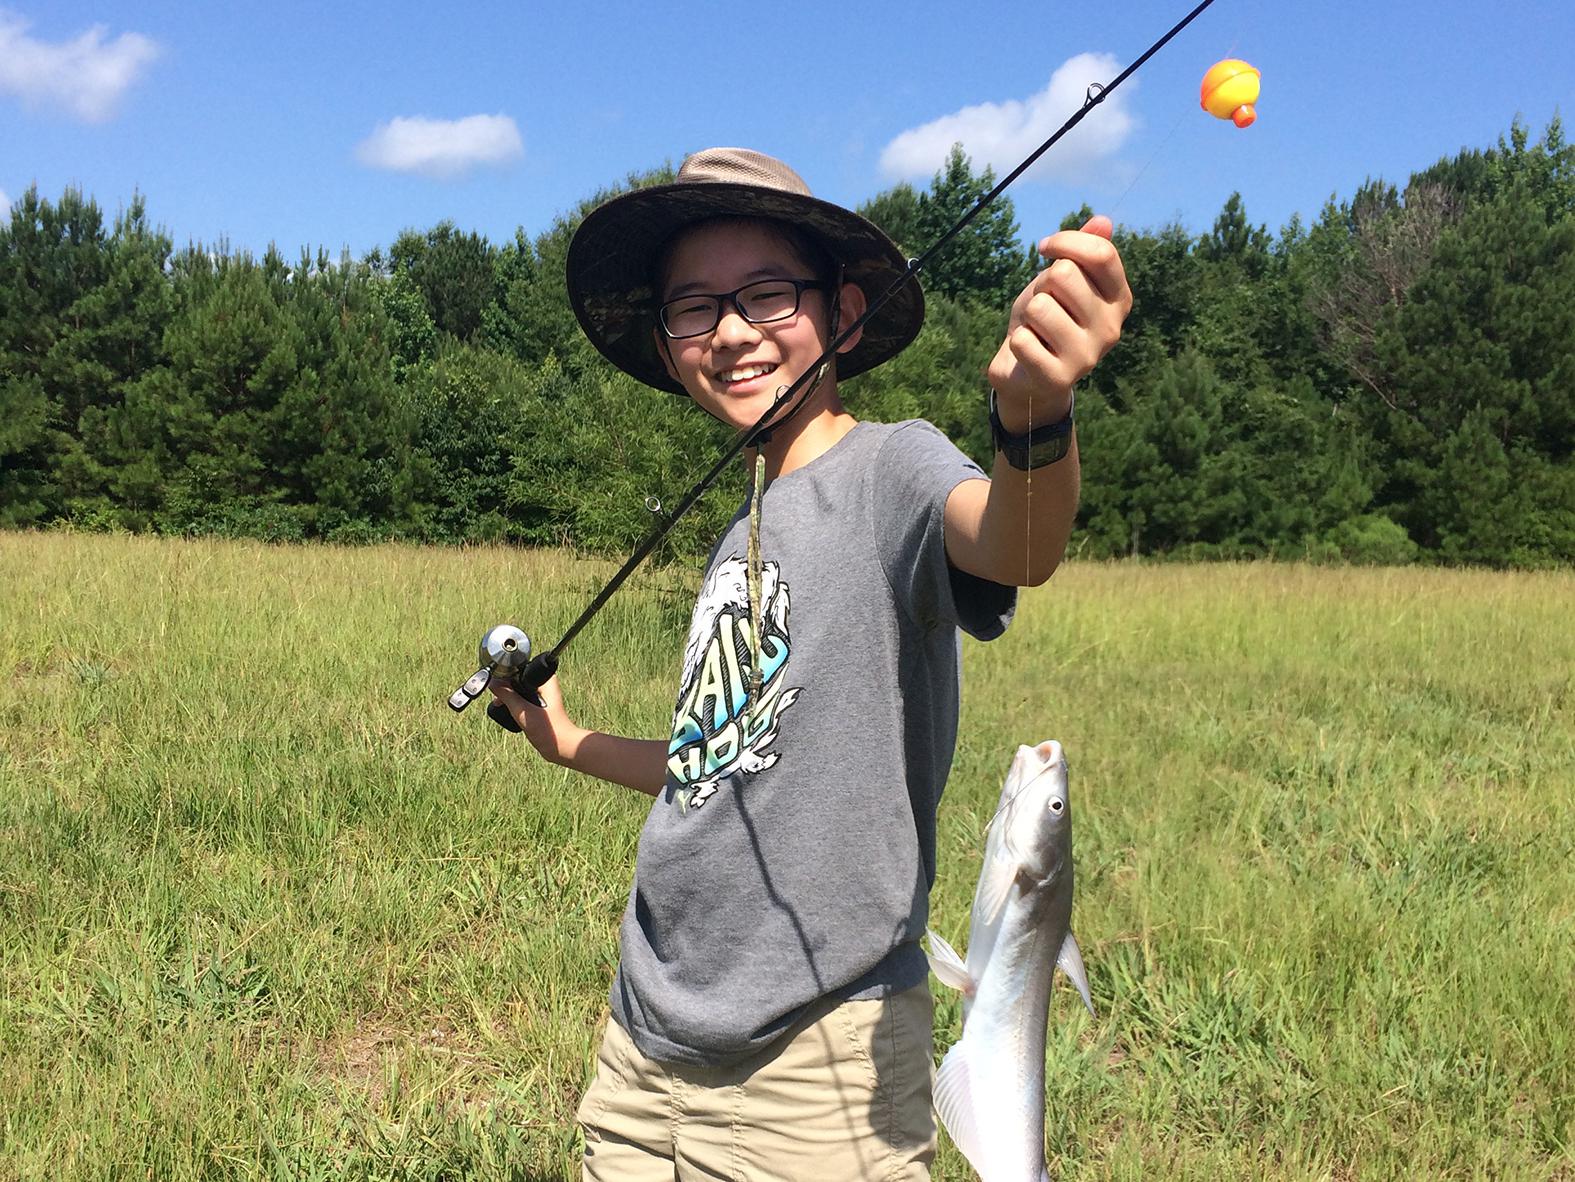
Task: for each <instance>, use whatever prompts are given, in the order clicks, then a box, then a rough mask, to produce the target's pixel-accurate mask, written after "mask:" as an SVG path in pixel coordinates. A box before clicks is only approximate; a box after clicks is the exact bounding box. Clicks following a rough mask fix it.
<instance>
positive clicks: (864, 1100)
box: [577, 985, 935, 1182]
mask: <svg viewBox="0 0 1575 1182" xmlns="http://www.w3.org/2000/svg"><path fill="white" fill-rule="evenodd" d="M930 1024H931V1003H930V990H929V986H928V985H920V986H918V987H917V988H914V989H909V990H907V991H905V992H903V993H899V994H897V995H895V996H893V997H889V998H886V999H883V1000H877V1001H845V1002H841V1003H836V1002H830V1001H828V1002H822V1003H820V1004H817V1005H815V1006H811V1007H810V1009H809V1011H808V1012H807V1013H806V1014H805V1015H804V1017H803V1018H802V1019H800V1021H799V1022H798V1023H796V1024H795V1025H794V1027H793V1028H792V1029H791V1030H790V1032H789V1033H788V1034H787V1035H786V1036H785V1039H784V1041H782V1042H780V1043H778V1044H777V1045H776V1046H775V1047H773V1048H771V1049H770V1050H767V1051H764V1052H762V1053H761V1054H759V1055H757V1056H755V1057H753V1058H751V1059H747V1060H745V1061H744V1062H743V1063H740V1064H738V1065H737V1066H735V1067H723V1068H709V1067H690V1066H688V1065H685V1064H677V1063H657V1062H655V1061H653V1060H651V1059H647V1058H646V1057H645V1056H644V1055H642V1054H641V1053H640V1052H639V1050H638V1049H636V1047H635V1045H634V1043H633V1041H632V1040H631V1039H630V1038H629V1035H628V1034H627V1033H626V1032H625V1031H624V1029H623V1027H621V1026H619V1025H618V1023H617V1022H614V1021H612V1020H609V1021H608V1023H607V1030H606V1033H605V1034H604V1035H603V1036H602V1046H601V1051H600V1053H599V1054H598V1055H597V1062H596V1078H595V1079H594V1080H593V1081H592V1082H591V1086H590V1088H589V1089H588V1090H587V1091H586V1093H585V1097H584V1099H583V1100H581V1101H580V1108H579V1112H578V1113H577V1116H578V1119H579V1122H580V1125H581V1126H582V1127H583V1128H584V1130H585V1175H584V1176H585V1178H586V1179H587V1180H589V1182H647V1180H650V1182H656V1180H657V1179H661V1180H662V1182H673V1180H674V1179H680V1180H683V1182H687V1180H689V1179H702V1178H704V1179H736V1180H738V1182H770V1180H773V1179H781V1180H782V1182H798V1180H800V1179H811V1180H812V1182H855V1180H857V1182H862V1180H863V1179H868V1178H874V1179H900V1180H903V1182H907V1180H909V1179H927V1178H928V1177H929V1176H930V1170H929V1167H930V1161H931V1159H933V1158H934V1156H935V1119H934V1117H933V1116H932V1115H931V1112H930V1080H931V1073H932V1061H931V1058H930Z"/></svg>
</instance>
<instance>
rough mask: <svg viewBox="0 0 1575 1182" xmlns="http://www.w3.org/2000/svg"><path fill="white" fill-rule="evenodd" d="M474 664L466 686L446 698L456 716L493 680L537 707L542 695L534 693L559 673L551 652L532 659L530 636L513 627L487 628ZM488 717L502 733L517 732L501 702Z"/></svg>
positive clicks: (512, 717)
mask: <svg viewBox="0 0 1575 1182" xmlns="http://www.w3.org/2000/svg"><path fill="white" fill-rule="evenodd" d="M476 661H477V663H478V664H479V665H480V668H478V669H477V670H476V671H475V672H474V673H472V674H471V675H470V676H469V677H467V678H465V683H464V684H463V685H461V686H460V687H459V688H458V689H457V690H455V691H454V692H453V693H452V694H450V695H449V698H448V707H449V709H450V710H453V711H454V712H455V713H458V712H459V711H461V710H463V709H464V708H465V707H466V706H469V705H470V704H471V703H472V702H474V701H475V700H476V699H477V698H479V697H480V696H481V694H482V692H483V691H484V690H485V689H486V688H487V685H488V684H489V683H490V682H491V681H492V680H493V679H494V678H496V679H497V680H498V681H501V682H503V683H504V684H505V685H507V686H508V687H509V688H510V689H512V690H514V692H515V693H517V694H519V695H520V697H522V698H524V699H525V700H526V701H527V702H533V703H535V704H536V705H537V706H540V705H541V704H542V701H541V695H540V694H539V693H537V692H536V691H537V690H539V689H540V688H541V686H542V685H543V684H544V683H545V682H546V681H547V680H548V679H549V678H550V677H551V676H552V675H553V674H554V673H556V672H557V671H558V661H557V658H556V657H554V656H553V654H552V653H550V652H546V653H542V654H541V655H540V656H538V657H537V658H536V659H535V660H534V661H533V660H531V655H530V637H529V636H526V635H525V633H524V632H522V631H520V630H519V629H518V628H516V627H515V626H514V625H513V624H499V625H497V626H496V627H495V628H489V629H488V630H487V632H486V633H485V634H484V635H483V636H482V638H481V647H480V650H479V652H478V653H477V656H476ZM487 717H488V718H490V719H492V721H493V722H495V723H497V724H498V725H499V726H501V727H502V728H503V729H504V730H506V731H513V732H514V733H515V734H518V733H519V730H520V725H519V723H517V722H515V721H514V716H513V715H512V714H510V713H509V711H508V709H507V707H505V706H504V705H503V703H502V702H492V703H491V704H490V705H488V707H487Z"/></svg>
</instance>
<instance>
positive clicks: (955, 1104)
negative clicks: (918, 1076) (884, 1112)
mask: <svg viewBox="0 0 1575 1182" xmlns="http://www.w3.org/2000/svg"><path fill="white" fill-rule="evenodd" d="M968 1058H969V1055H968V1039H967V1036H966V1035H964V1037H963V1038H962V1039H960V1040H959V1041H958V1042H957V1043H956V1044H955V1045H954V1046H953V1047H952V1049H951V1050H949V1051H947V1052H946V1058H944V1059H942V1060H941V1066H940V1070H938V1071H937V1072H936V1073H935V1115H936V1116H937V1117H939V1118H940V1122H941V1127H942V1128H943V1129H945V1130H946V1135H947V1136H949V1137H950V1138H951V1139H952V1144H954V1145H955V1146H957V1148H958V1149H959V1150H960V1151H961V1152H962V1155H963V1156H964V1157H966V1158H967V1159H968V1164H969V1165H971V1166H973V1168H974V1170H975V1172H977V1173H979V1174H981V1175H982V1174H983V1173H984V1160H985V1158H984V1150H985V1145H984V1138H983V1137H982V1136H981V1135H980V1132H979V1122H978V1120H977V1118H976V1117H975V1114H974V1104H973V1081H972V1079H971V1078H970V1075H971V1068H970V1066H969V1063H968Z"/></svg>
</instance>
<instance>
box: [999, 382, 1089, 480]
mask: <svg viewBox="0 0 1575 1182" xmlns="http://www.w3.org/2000/svg"><path fill="white" fill-rule="evenodd" d="M990 435H991V436H992V438H993V439H994V440H995V448H996V450H997V451H999V452H1000V453H1001V454H1002V455H1003V456H1005V457H1006V462H1007V463H1008V464H1010V465H1011V466H1012V467H1014V468H1016V469H1017V470H1018V471H1020V472H1027V471H1031V470H1032V469H1034V468H1043V467H1044V466H1045V465H1046V464H1053V463H1055V462H1056V461H1057V460H1059V459H1062V458H1063V457H1064V456H1065V455H1066V453H1067V452H1069V451H1070V450H1071V449H1072V412H1071V411H1070V410H1068V411H1067V415H1066V418H1064V419H1062V420H1061V421H1060V422H1058V423H1047V424H1045V425H1044V426H1042V427H1035V428H1034V429H1033V430H1032V431H1030V432H1029V433H1028V434H1027V435H1008V434H1007V433H1006V429H1005V428H1004V427H1003V426H1002V425H1001V416H1000V414H999V413H998V412H997V411H996V409H995V391H994V390H992V391H990Z"/></svg>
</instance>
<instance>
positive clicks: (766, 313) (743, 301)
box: [662, 279, 799, 337]
mask: <svg viewBox="0 0 1575 1182" xmlns="http://www.w3.org/2000/svg"><path fill="white" fill-rule="evenodd" d="M798 292H799V288H798V285H797V284H796V283H793V282H791V281H789V280H785V279H763V280H761V281H760V282H759V283H751V284H749V285H748V286H747V287H741V288H739V289H738V290H737V291H735V292H732V293H731V295H730V296H727V295H725V296H720V297H718V296H714V295H693V296H683V297H680V298H679V299H676V300H669V301H668V302H667V303H665V304H663V305H662V324H663V326H664V327H665V328H666V329H667V334H668V335H669V336H672V337H694V336H699V335H700V334H701V333H707V332H710V331H711V330H712V329H714V328H715V327H716V326H717V323H718V321H719V320H720V319H721V308H722V304H723V302H728V303H731V304H732V305H733V306H734V307H736V308H737V309H738V311H739V314H740V315H742V316H743V318H744V319H745V320H747V321H749V322H750V323H751V324H769V323H770V322H771V321H773V320H786V319H787V318H788V317H789V316H791V315H793V313H795V312H797V311H798Z"/></svg>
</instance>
